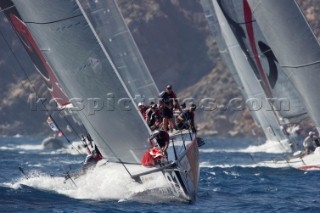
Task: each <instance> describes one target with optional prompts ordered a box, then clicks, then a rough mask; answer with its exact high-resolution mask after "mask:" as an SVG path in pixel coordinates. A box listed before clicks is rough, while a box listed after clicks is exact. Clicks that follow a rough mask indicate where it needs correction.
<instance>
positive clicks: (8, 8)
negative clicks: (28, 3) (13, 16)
mask: <svg viewBox="0 0 320 213" xmlns="http://www.w3.org/2000/svg"><path fill="white" fill-rule="evenodd" d="M14 7H15V6H14V5H13V6H10V7H7V8H4V9H3V10H0V13H2V12H5V11H7V10H10V9H12V8H14Z"/></svg>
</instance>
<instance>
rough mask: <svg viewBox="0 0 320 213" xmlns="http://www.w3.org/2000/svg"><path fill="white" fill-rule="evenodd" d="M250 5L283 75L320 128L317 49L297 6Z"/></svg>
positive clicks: (283, 0)
mask: <svg viewBox="0 0 320 213" xmlns="http://www.w3.org/2000/svg"><path fill="white" fill-rule="evenodd" d="M249 4H250V6H251V8H253V15H254V17H255V18H256V21H257V23H258V25H259V26H260V28H261V30H262V32H263V35H264V37H265V38H266V40H267V41H268V43H269V45H270V47H271V49H272V51H273V52H274V55H275V56H276V57H277V59H278V61H279V64H280V66H281V68H282V70H283V72H284V73H285V74H286V75H287V76H288V77H289V79H290V81H291V82H293V84H294V86H295V87H296V89H297V90H298V91H299V93H300V94H301V96H302V97H303V99H304V103H305V105H306V107H307V109H308V112H309V114H310V116H311V117H312V118H313V119H314V121H315V122H316V125H317V126H318V127H319V126H320V111H319V108H320V97H319V95H318V90H319V88H318V83H319V80H320V78H319V72H320V48H319V44H318V42H317V40H316V38H315V36H314V34H313V33H312V30H311V29H310V26H309V25H308V23H307V21H306V19H305V18H304V16H303V14H302V12H301V10H300V8H299V6H298V5H297V3H296V2H295V1H292V0H281V1H276V0H270V1H252V0H250V1H249Z"/></svg>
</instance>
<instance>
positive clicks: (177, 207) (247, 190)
mask: <svg viewBox="0 0 320 213" xmlns="http://www.w3.org/2000/svg"><path fill="white" fill-rule="evenodd" d="M42 139H43V138H38V137H24V136H16V137H5V136H2V137H0V165H1V166H0V212H48V211H49V212H320V196H319V195H320V192H319V191H320V181H319V180H320V171H309V172H304V171H300V170H296V169H293V168H287V167H275V165H273V164H272V160H280V159H283V158H284V157H286V155H288V154H286V153H283V152H284V149H283V147H282V146H281V145H279V144H278V143H271V142H269V143H267V144H266V143H264V142H263V141H261V140H260V141H259V140H255V139H250V140H249V139H235V138H232V139H231V138H230V139H215V138H205V141H206V145H204V146H203V147H201V148H200V179H199V191H198V196H197V200H196V202H194V203H192V204H189V203H183V202H178V201H175V200H172V199H170V198H168V197H161V196H158V197H152V196H149V195H148V194H145V195H142V196H140V197H139V199H137V198H136V197H135V195H136V194H143V191H144V190H145V188H144V187H143V186H142V185H140V184H138V183H136V182H134V181H133V180H131V178H130V177H129V175H128V174H127V173H126V172H125V170H124V168H123V167H122V166H121V165H120V166H119V165H112V164H110V165H107V166H101V168H99V169H96V170H94V171H92V172H90V173H89V174H88V175H87V176H85V177H83V178H82V179H81V180H80V179H79V180H77V181H76V183H73V182H72V181H71V180H67V181H64V175H65V174H66V173H67V172H70V173H73V172H75V171H77V170H78V169H80V167H81V163H82V162H83V160H84V157H85V154H79V152H77V151H76V150H75V148H76V147H77V146H74V147H70V146H69V145H68V144H66V147H65V148H63V149H60V150H47V149H45V148H43V147H42V145H41V141H42ZM82 151H83V150H82ZM80 153H81V150H80ZM264 161H267V162H269V164H268V163H264V164H261V162H264ZM261 165H263V166H261ZM283 166H285V165H283ZM19 167H21V168H22V169H23V172H24V173H25V174H22V172H21V171H20V170H19ZM154 184H155V185H156V184H159V185H161V184H163V183H161V181H158V182H156V183H154Z"/></svg>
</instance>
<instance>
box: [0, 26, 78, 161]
mask: <svg viewBox="0 0 320 213" xmlns="http://www.w3.org/2000/svg"><path fill="white" fill-rule="evenodd" d="M0 34H1V36H2V38H3V39H4V41H5V43H6V45H7V47H8V48H9V50H10V51H11V53H12V55H13V56H14V58H15V59H16V61H17V62H18V65H19V67H20V68H21V70H22V71H23V73H24V75H25V77H26V79H27V80H28V81H29V82H30V83H31V88H32V90H33V92H34V93H35V95H36V98H39V95H38V93H37V91H36V89H35V87H34V86H33V84H32V81H31V79H30V78H29V76H28V74H27V72H26V71H25V69H24V68H23V66H22V64H21V62H20V60H18V57H17V56H16V55H15V53H14V52H13V50H12V49H11V48H10V45H9V43H8V41H7V39H5V36H4V35H3V33H2V31H1V30H0ZM21 85H22V86H23V87H24V89H25V90H27V89H28V88H27V87H26V86H25V85H24V83H21ZM41 103H42V105H43V107H44V108H45V109H46V112H47V113H48V115H49V116H50V118H51V119H52V121H53V122H54V123H56V122H55V121H54V119H53V118H52V116H51V113H50V112H49V110H48V108H47V107H46V105H45V104H44V103H43V102H41ZM58 129H59V130H60V131H61V129H60V128H59V127H58ZM61 133H62V135H63V136H64V137H65V138H66V140H67V141H68V142H69V143H70V144H71V146H73V144H72V143H71V142H70V140H69V139H68V137H67V136H66V135H65V134H64V133H63V132H62V131H61ZM73 147H74V146H73ZM74 148H75V147H74ZM75 149H76V150H77V151H78V152H79V153H80V151H79V150H78V149H77V148H75ZM80 154H81V155H82V153H80ZM82 157H83V156H82Z"/></svg>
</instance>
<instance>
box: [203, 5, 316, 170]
mask: <svg viewBox="0 0 320 213" xmlns="http://www.w3.org/2000/svg"><path fill="white" fill-rule="evenodd" d="M202 5H203V8H204V11H205V14H206V16H207V18H208V21H209V25H210V27H211V29H212V30H213V32H214V34H215V35H220V36H221V37H220V40H219V41H218V44H219V45H220V48H221V47H222V50H225V51H224V52H223V51H222V53H223V54H224V55H225V58H227V60H226V62H227V63H228V66H229V67H231V70H232V71H234V70H236V72H234V73H236V74H235V75H240V76H241V75H242V74H243V73H247V75H246V76H244V78H243V79H240V80H238V81H237V80H236V81H237V82H238V84H240V85H244V86H243V87H244V92H243V93H245V97H248V96H249V95H248V94H250V91H251V92H252V91H263V93H264V95H262V96H263V99H266V98H283V97H284V98H287V99H288V100H289V102H288V103H289V104H290V105H289V106H290V108H289V110H282V109H281V105H277V104H274V103H273V107H274V110H272V111H270V112H269V113H266V112H253V113H252V114H253V115H254V116H253V117H256V118H257V119H258V120H259V123H260V124H262V125H261V126H262V127H264V126H265V125H264V123H265V122H266V121H267V119H269V120H270V119H271V120H272V124H271V128H272V129H273V130H274V129H276V130H277V131H275V132H277V135H280V137H281V138H282V137H283V136H284V137H287V136H286V134H283V133H281V132H280V131H278V130H279V129H281V125H282V124H284V123H299V122H300V121H302V120H303V119H305V118H306V117H308V116H310V117H311V118H312V119H314V120H315V122H316V124H317V126H319V121H318V120H319V110H318V109H319V104H318V103H319V101H318V99H319V97H318V96H317V95H316V93H317V87H316V82H318V77H317V76H318V75H317V73H316V72H318V70H319V66H320V65H319V63H320V62H319V60H320V48H319V44H318V43H317V41H316V40H315V37H314V35H313V33H312V31H311V30H310V27H309V25H308V23H307V22H306V20H305V18H304V17H303V15H302V13H301V11H300V9H299V7H298V5H297V4H296V2H295V1H292V0H283V1H276V0H271V1H255V0H243V1H237V0H225V1H223V0H203V1H202ZM242 71H243V72H242ZM241 73H242V74H241ZM250 75H254V76H255V77H253V76H250ZM240 78H241V77H240ZM257 80H259V81H260V89H259V87H258V84H255V83H254V82H256V81H257ZM245 84H249V85H254V84H255V85H256V86H255V87H253V88H251V89H249V90H246V87H245ZM261 89H262V90H261ZM249 97H250V96H249ZM279 106H280V108H279ZM263 111H265V110H263ZM272 113H273V114H274V115H272ZM259 114H265V116H266V117H264V118H263V119H259V116H258V115H259ZM267 117H268V118H267ZM265 133H266V131H265ZM266 136H267V138H269V137H268V134H267V133H266ZM315 153H317V151H316V152H315ZM309 157H311V155H309ZM306 158H308V156H305V157H303V158H302V159H301V158H300V159H299V157H298V158H296V159H294V160H293V162H291V160H290V159H287V160H286V161H284V162H281V163H284V164H286V165H289V166H293V167H296V168H302V167H303V168H306V166H311V167H317V166H319V165H320V156H318V160H317V161H313V163H311V161H308V163H307V162H306V160H305V159H306ZM313 160H314V158H313ZM297 162H298V163H297Z"/></svg>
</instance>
